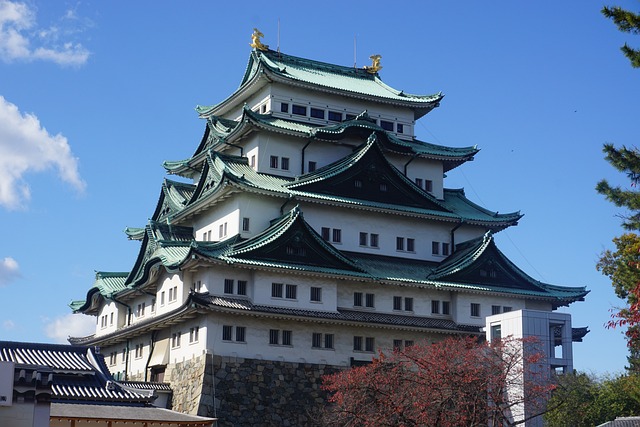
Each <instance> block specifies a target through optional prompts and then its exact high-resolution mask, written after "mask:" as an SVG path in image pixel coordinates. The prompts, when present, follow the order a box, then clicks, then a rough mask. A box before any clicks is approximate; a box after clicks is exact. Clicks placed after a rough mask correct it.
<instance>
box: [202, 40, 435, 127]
mask: <svg viewBox="0 0 640 427" xmlns="http://www.w3.org/2000/svg"><path fill="white" fill-rule="evenodd" d="M259 79H265V80H264V84H266V82H267V81H280V82H284V83H285V84H286V83H289V84H294V85H296V86H303V87H305V86H306V87H307V88H309V89H312V90H319V91H325V92H331V93H337V94H339V95H341V96H347V97H352V98H359V99H366V100H369V101H373V102H382V103H387V104H393V105H399V106H405V107H409V108H412V109H414V111H415V116H416V118H419V117H421V116H423V115H424V114H426V113H428V112H429V111H430V110H432V109H433V108H435V107H437V106H438V105H439V103H440V101H441V100H442V98H443V96H444V95H443V94H442V93H441V92H439V93H436V94H432V95H415V94H410V93H405V92H404V91H402V90H396V89H394V88H392V87H390V86H387V85H386V84H385V83H384V82H383V81H382V80H381V79H380V76H379V74H378V73H375V74H371V73H369V72H367V71H366V70H364V69H361V68H354V67H345V66H341V65H334V64H329V63H326V62H321V61H315V60H312V59H305V58H300V57H296V56H292V55H286V54H284V53H281V52H275V51H272V50H267V51H260V50H253V51H252V52H251V56H250V58H249V63H248V65H247V68H246V71H245V74H244V77H243V78H242V82H241V83H240V87H239V88H238V89H237V91H236V93H234V94H233V95H231V96H230V97H229V98H227V100H225V101H223V102H221V103H220V104H218V105H216V106H213V107H206V106H198V107H196V111H198V113H200V115H201V116H202V117H208V116H209V115H211V114H216V111H218V110H219V109H220V108H221V107H223V106H224V105H230V104H231V103H232V102H234V101H233V100H234V99H236V98H237V94H238V93H241V92H242V91H243V90H246V89H247V88H249V87H251V86H254V85H255V83H256V81H258V80H259Z"/></svg>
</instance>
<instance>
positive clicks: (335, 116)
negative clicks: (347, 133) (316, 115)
mask: <svg viewBox="0 0 640 427" xmlns="http://www.w3.org/2000/svg"><path fill="white" fill-rule="evenodd" d="M329 120H331V121H332V122H341V121H342V113H341V112H339V111H331V110H329Z"/></svg>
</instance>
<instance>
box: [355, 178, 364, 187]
mask: <svg viewBox="0 0 640 427" xmlns="http://www.w3.org/2000/svg"><path fill="white" fill-rule="evenodd" d="M353 186H354V187H355V188H362V180H360V179H354V180H353Z"/></svg>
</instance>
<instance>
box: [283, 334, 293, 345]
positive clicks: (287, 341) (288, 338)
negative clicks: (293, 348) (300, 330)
mask: <svg viewBox="0 0 640 427" xmlns="http://www.w3.org/2000/svg"><path fill="white" fill-rule="evenodd" d="M292 335H293V332H291V331H282V345H291V342H292V341H291V336H292Z"/></svg>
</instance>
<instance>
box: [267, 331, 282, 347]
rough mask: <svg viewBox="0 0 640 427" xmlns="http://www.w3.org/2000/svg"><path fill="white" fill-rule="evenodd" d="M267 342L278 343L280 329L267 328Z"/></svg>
mask: <svg viewBox="0 0 640 427" xmlns="http://www.w3.org/2000/svg"><path fill="white" fill-rule="evenodd" d="M269 344H273V345H277V344H280V331H279V330H278V329H269Z"/></svg>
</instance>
